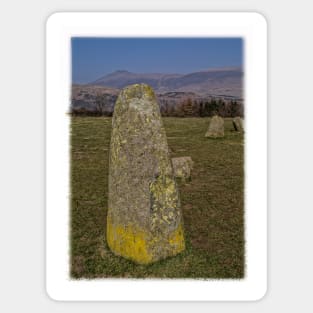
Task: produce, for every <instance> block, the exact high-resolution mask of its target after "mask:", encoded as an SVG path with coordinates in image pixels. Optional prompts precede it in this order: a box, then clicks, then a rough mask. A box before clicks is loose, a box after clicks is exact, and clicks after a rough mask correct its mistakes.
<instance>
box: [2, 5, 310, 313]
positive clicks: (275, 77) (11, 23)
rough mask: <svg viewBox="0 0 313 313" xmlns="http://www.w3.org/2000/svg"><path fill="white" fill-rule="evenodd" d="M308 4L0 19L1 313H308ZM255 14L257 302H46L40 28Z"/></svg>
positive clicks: (17, 12)
mask: <svg viewBox="0 0 313 313" xmlns="http://www.w3.org/2000/svg"><path fill="white" fill-rule="evenodd" d="M310 3H311V1H309V0H306V1H304V0H298V1H282V0H276V1H270V0H263V1H260V0H245V1H244V0H219V1H217V0H212V1H210V0H192V1H190V0H189V1H184V0H177V1H175V0H172V1H168V0H166V1H165V0H158V1H153V0H150V1H147V0H142V1H131V0H125V1H118V0H115V1H113V0H112V1H109V0H107V1H104V0H103V1H99V0H76V1H73V0H50V1H48V0H46V1H42V0H38V1H35V0H28V1H22V0H20V1H15V0H11V1H7V2H2V4H1V11H0V24H1V25H0V26H1V27H0V56H1V58H0V73H1V75H0V86H1V102H0V103H1V115H0V116H1V122H0V136H1V137H0V138H1V141H0V142H1V154H0V155H1V159H0V181H1V183H0V184H1V185H0V190H1V200H0V201H1V204H0V208H1V219H0V232H1V234H0V244H1V245H0V246H1V261H0V265H1V266H0V278H1V279H0V288H1V290H0V295H1V296H0V297H1V301H0V309H1V311H4V312H25V311H32V312H70V313H71V312H75V313H79V312H86V311H89V312H105V311H109V310H110V311H117V310H119V311H127V312H147V310H149V312H157V311H166V309H168V310H174V309H177V310H180V312H189V311H190V310H197V312H207V311H211V312H230V311H231V312H234V313H236V312H240V313H242V312H276V311H278V310H279V311H282V312H295V311H300V312H311V311H312V309H313V304H312V300H311V297H312V288H311V281H312V276H313V275H312V274H313V269H312V264H313V257H312V256H313V250H312V248H311V247H310V245H312V244H311V243H312V240H311V238H313V227H312V222H313V201H312V194H313V192H312V190H313V184H312V176H313V171H312V160H313V151H312V133H313V131H312V126H311V121H312V119H313V105H312V99H311V95H310V93H311V90H312V85H313V83H312V70H313V68H312V63H313V60H312V55H313V51H312V50H313V46H312V36H311V32H310V29H312V28H313V19H311V12H312V7H311V6H312V5H311V4H310ZM178 9H179V10H184V11H196V10H208V11H209V10H214V11H223V10H224V11H230V10H235V11H242V10H246V11H259V12H261V13H263V14H264V15H265V16H266V17H267V19H268V28H269V105H268V109H269V140H268V142H269V145H268V147H269V208H268V213H269V221H268V225H269V242H268V247H269V250H268V251H269V278H268V282H269V284H268V293H267V295H266V296H265V298H263V299H262V300H261V301H259V302H249V303H244V302H239V303H235V302H234V303H217V302H216V303H184V304H179V303H153V304H151V303H144V304H134V303H124V304H117V303H79V302H77V303H60V302H53V301H52V300H50V299H49V298H48V297H47V295H46V294H45V288H44V286H45V282H44V277H45V268H44V264H45V260H44V249H45V245H44V243H45V237H44V236H45V235H44V234H45V226H44V217H45V216H44V214H45V213H44V212H45V207H44V199H45V195H44V190H45V188H44V187H45V186H44V181H45V177H44V145H45V142H44V138H45V134H44V126H45V121H44V111H45V107H44V101H45V98H44V96H45V94H44V93H45V78H44V77H45V75H44V74H45V73H44V69H45V60H44V55H45V54H44V47H45V44H44V40H45V29H44V25H45V20H46V18H47V17H48V16H49V15H50V14H51V13H53V12H55V11H60V10H66V11H84V10H88V11H99V10H123V11H125V10H132V11H138V10H159V11H160V10H161V11H166V10H172V11H176V10H178Z"/></svg>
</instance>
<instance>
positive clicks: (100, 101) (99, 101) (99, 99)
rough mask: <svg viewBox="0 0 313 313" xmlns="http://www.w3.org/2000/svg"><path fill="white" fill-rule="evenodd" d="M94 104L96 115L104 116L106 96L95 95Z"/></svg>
mask: <svg viewBox="0 0 313 313" xmlns="http://www.w3.org/2000/svg"><path fill="white" fill-rule="evenodd" d="M95 103H96V111H97V113H98V114H99V115H104V114H105V111H106V106H107V105H108V104H109V103H108V97H107V95H100V94H97V96H96V99H95Z"/></svg>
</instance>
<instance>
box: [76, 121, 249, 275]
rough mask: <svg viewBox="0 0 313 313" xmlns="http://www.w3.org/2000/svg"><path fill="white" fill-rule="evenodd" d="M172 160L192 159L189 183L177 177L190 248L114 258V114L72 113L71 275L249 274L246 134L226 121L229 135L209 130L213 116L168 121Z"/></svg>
mask: <svg viewBox="0 0 313 313" xmlns="http://www.w3.org/2000/svg"><path fill="white" fill-rule="evenodd" d="M163 121H164V125H165V128H166V133H167V138H168V144H169V147H170V148H171V150H172V155H171V156H172V157H178V156H191V158H192V160H193V161H194V168H193V171H192V179H191V181H190V182H187V183H184V184H183V183H182V182H178V186H179V191H180V197H181V204H182V212H183V218H184V226H185V237H186V250H185V251H184V252H183V253H181V254H179V255H177V256H175V257H172V258H168V259H165V260H162V261H159V262H157V263H154V264H152V265H148V266H147V265H146V266H145V265H137V264H134V263H133V262H131V261H128V260H126V259H123V258H121V257H118V256H115V255H114V254H113V253H111V252H110V250H109V248H108V247H107V244H106V239H105V230H106V213H107V200H108V199H107V195H108V159H109V144H110V134H111V118H102V117H99V118H96V117H72V123H71V212H70V213H71V214H70V216H71V219H70V242H71V245H70V246H71V251H70V254H71V265H70V272H71V277H72V278H104V277H127V278H144V277H149V278H151V277H157V278H243V277H244V264H245V263H244V210H243V207H244V202H243V201H244V194H243V190H244V167H243V155H244V153H243V148H244V141H243V135H242V134H240V133H237V132H234V131H233V127H232V122H231V119H225V138H223V139H209V138H205V137H204V134H205V132H206V130H207V127H208V124H209V118H163Z"/></svg>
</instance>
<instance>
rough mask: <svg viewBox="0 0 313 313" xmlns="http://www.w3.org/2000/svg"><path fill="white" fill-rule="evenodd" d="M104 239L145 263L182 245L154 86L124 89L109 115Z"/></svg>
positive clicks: (176, 198)
mask: <svg viewBox="0 0 313 313" xmlns="http://www.w3.org/2000/svg"><path fill="white" fill-rule="evenodd" d="M109 167H110V168H109V201H108V215H107V242H108V245H109V247H110V249H111V250H112V251H113V252H114V253H115V254H117V255H120V256H123V257H125V258H127V259H131V260H133V261H135V262H137V263H140V264H149V263H152V262H155V261H157V260H160V259H164V258H166V257H168V256H173V255H176V254H178V253H179V252H181V251H183V250H184V249H185V241H184V234H183V220H182V214H181V208H180V200H179V194H178V189H177V186H176V182H175V178H174V173H173V168H172V164H171V160H170V158H169V149H168V145H167V139H166V133H165V129H164V127H163V124H162V120H161V115H160V110H159V106H158V103H157V100H156V97H155V94H154V92H153V89H152V88H151V87H149V86H148V85H145V84H136V85H131V86H128V87H126V88H124V89H123V90H122V91H121V92H120V94H119V96H118V99H117V101H116V104H115V109H114V115H113V120H112V135H111V146H110V163H109Z"/></svg>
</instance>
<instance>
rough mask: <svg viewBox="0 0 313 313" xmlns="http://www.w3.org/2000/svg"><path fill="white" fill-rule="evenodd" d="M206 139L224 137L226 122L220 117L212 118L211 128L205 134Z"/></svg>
mask: <svg viewBox="0 0 313 313" xmlns="http://www.w3.org/2000/svg"><path fill="white" fill-rule="evenodd" d="M205 137H212V138H218V137H224V120H223V118H221V117H220V116H218V115H214V116H213V117H212V118H211V121H210V125H209V128H208V130H207V132H206V134H205Z"/></svg>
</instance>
